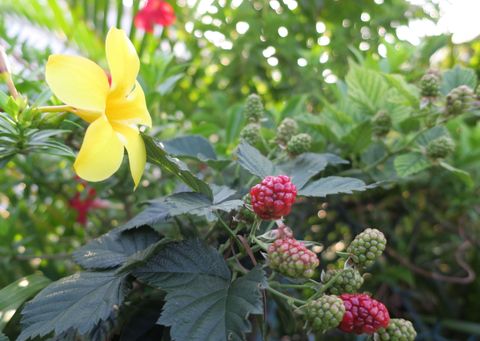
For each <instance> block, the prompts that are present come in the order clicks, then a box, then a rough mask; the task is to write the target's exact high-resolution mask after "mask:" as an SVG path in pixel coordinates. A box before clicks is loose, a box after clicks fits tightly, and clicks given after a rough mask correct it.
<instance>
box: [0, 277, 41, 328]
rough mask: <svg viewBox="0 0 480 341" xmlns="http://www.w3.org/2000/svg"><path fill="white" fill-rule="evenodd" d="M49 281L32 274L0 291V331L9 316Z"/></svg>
mask: <svg viewBox="0 0 480 341" xmlns="http://www.w3.org/2000/svg"><path fill="white" fill-rule="evenodd" d="M49 283H50V280H49V279H48V278H46V277H45V276H43V275H40V274H33V275H29V276H27V277H23V278H20V279H19V280H16V281H15V282H13V283H11V284H9V285H7V286H6V287H4V288H3V289H1V290H0V330H2V329H3V327H5V325H6V324H7V323H8V321H9V320H10V317H9V316H13V313H14V312H15V311H16V310H17V309H18V308H19V307H20V306H21V305H22V304H23V303H24V302H25V301H26V300H28V299H29V298H30V297H32V296H33V295H35V294H36V293H37V292H39V291H40V290H42V289H43V288H45V287H46V286H47V285H48V284H49Z"/></svg>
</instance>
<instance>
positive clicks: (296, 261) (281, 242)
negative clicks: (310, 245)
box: [267, 236, 320, 278]
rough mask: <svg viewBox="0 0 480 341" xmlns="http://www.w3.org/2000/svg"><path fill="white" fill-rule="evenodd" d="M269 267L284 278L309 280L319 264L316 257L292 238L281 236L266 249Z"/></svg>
mask: <svg viewBox="0 0 480 341" xmlns="http://www.w3.org/2000/svg"><path fill="white" fill-rule="evenodd" d="M267 254H268V260H269V266H270V267H271V268H272V269H273V270H276V271H278V272H280V273H282V274H284V275H286V276H289V277H293V278H297V277H304V278H310V277H312V276H313V274H314V271H315V269H316V268H317V267H318V265H319V264H320V262H319V260H318V257H317V255H316V254H315V253H314V252H312V251H310V250H309V249H307V248H306V247H305V245H304V244H303V243H302V242H300V241H298V240H296V239H295V238H293V237H288V236H281V237H280V238H279V239H277V240H275V241H274V242H273V243H272V244H270V246H269V247H268V253H267Z"/></svg>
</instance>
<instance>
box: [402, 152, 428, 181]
mask: <svg viewBox="0 0 480 341" xmlns="http://www.w3.org/2000/svg"><path fill="white" fill-rule="evenodd" d="M393 164H394V166H395V171H396V172H397V174H398V176H400V177H406V176H409V175H412V174H415V173H418V172H420V171H422V170H424V169H426V168H428V167H430V162H428V160H427V159H426V158H425V156H424V155H423V154H422V153H418V152H413V153H406V154H402V155H399V156H397V157H396V158H395V160H394V161H393Z"/></svg>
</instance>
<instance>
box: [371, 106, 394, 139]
mask: <svg viewBox="0 0 480 341" xmlns="http://www.w3.org/2000/svg"><path fill="white" fill-rule="evenodd" d="M391 128H392V118H391V117H390V115H389V114H388V113H387V112H385V111H383V110H381V111H379V112H378V113H377V114H376V115H375V116H374V117H373V119H372V131H373V134H374V135H375V136H378V137H383V136H385V135H387V134H388V132H389V131H390V129H391Z"/></svg>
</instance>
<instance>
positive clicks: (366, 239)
mask: <svg viewBox="0 0 480 341" xmlns="http://www.w3.org/2000/svg"><path fill="white" fill-rule="evenodd" d="M386 245H387V240H386V239H385V236H384V235H383V233H382V232H380V231H379V230H377V229H371V228H367V229H366V230H365V231H363V232H362V233H360V234H359V235H357V236H356V237H355V239H354V240H353V241H352V243H351V244H350V246H349V247H348V248H347V252H348V253H350V257H351V260H352V261H353V263H354V264H356V265H358V266H362V267H368V266H370V265H372V264H373V263H374V262H375V260H376V259H377V258H378V257H380V256H381V255H382V253H383V251H384V250H385V247H386Z"/></svg>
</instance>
